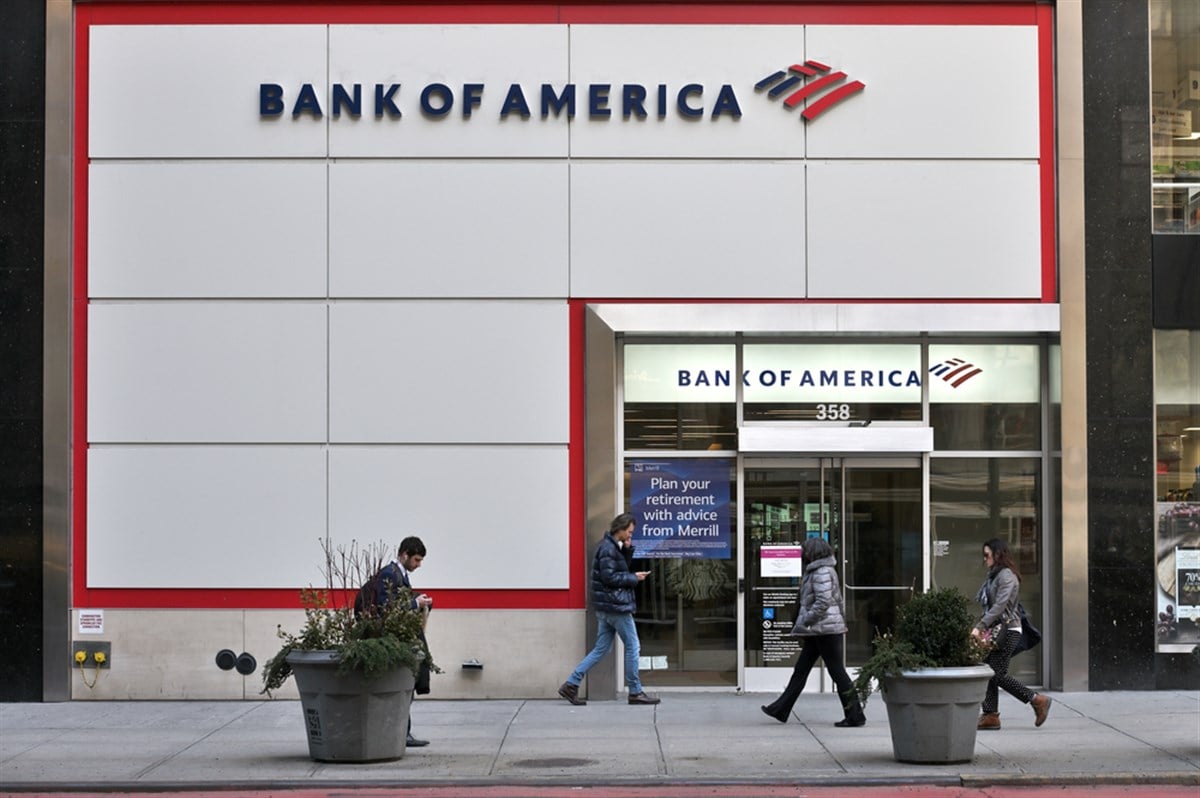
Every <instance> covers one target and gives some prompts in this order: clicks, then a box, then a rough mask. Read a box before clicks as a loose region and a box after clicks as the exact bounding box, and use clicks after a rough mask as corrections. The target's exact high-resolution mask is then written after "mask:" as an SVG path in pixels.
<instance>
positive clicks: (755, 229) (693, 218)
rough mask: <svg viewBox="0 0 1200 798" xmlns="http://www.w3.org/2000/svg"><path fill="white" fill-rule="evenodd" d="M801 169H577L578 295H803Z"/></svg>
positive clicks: (754, 165)
mask: <svg viewBox="0 0 1200 798" xmlns="http://www.w3.org/2000/svg"><path fill="white" fill-rule="evenodd" d="M804 205H805V198H804V166H803V164H802V163H799V162H782V163H780V162H767V161H761V162H741V163H714V162H696V163H678V162H677V163H669V162H667V163H664V162H642V163H573V164H572V165H571V295H572V296H574V297H631V296H636V297H661V298H673V297H705V298H743V297H773V298H786V297H802V296H804V291H805V278H804V235H805V231H804Z"/></svg>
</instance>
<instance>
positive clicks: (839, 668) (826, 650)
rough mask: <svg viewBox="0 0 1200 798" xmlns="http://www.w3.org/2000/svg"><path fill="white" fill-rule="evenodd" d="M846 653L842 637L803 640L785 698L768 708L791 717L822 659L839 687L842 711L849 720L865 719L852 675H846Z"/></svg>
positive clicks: (829, 636) (824, 636)
mask: <svg viewBox="0 0 1200 798" xmlns="http://www.w3.org/2000/svg"><path fill="white" fill-rule="evenodd" d="M844 651H845V643H844V642H843V638H842V635H816V636H815V637H806V638H804V646H803V648H801V649H800V656H799V658H797V660H796V667H795V668H793V669H792V678H790V679H788V683H787V687H785V688H784V689H783V695H781V696H779V698H776V699H775V701H774V702H772V703H771V704H769V705H768V706H767V709H769V710H770V711H771V713H772V714H775V715H787V714H789V713H790V712H791V711H792V707H793V706H795V705H796V699H798V698H800V693H801V692H802V691H803V690H804V683H805V682H806V681H808V674H809V673H810V672H812V669H813V665H815V664H817V659H818V658H820V659H822V660H824V661H825V669H826V670H828V671H829V675H830V677H832V679H833V683H834V684H835V685H836V686H837V690H838V695H839V697H840V698H841V703H842V712H843V713H845V715H846V719H847V720H853V721H860V720H862V719H863V718H864V717H865V716H864V715H863V710H862V705H861V704H859V703H858V697H857V696H856V695H855V694H854V682H853V681H851V679H850V674H848V673H846V666H845V665H843V664H842V660H843V659H844V658H845V655H844Z"/></svg>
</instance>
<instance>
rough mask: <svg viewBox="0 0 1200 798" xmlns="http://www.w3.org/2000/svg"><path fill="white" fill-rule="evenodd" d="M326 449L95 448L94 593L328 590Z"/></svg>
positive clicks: (91, 477)
mask: <svg viewBox="0 0 1200 798" xmlns="http://www.w3.org/2000/svg"><path fill="white" fill-rule="evenodd" d="M325 510H326V508H325V450H324V447H321V446H274V447H261V446H244V447H230V446H150V447H146V446H101V447H92V448H91V449H89V450H88V484H87V513H88V529H87V533H88V551H87V557H88V562H87V578H88V587H92V588H154V587H157V588H285V587H297V588H299V587H304V586H307V585H310V584H316V585H320V584H323V582H324V579H323V577H322V575H321V570H320V569H321V563H322V562H323V559H322V555H321V549H320V546H319V541H320V539H321V538H322V537H324V535H325V530H326V526H325V524H326V521H325V516H326V512H325Z"/></svg>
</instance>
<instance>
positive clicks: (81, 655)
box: [75, 651, 87, 665]
mask: <svg viewBox="0 0 1200 798" xmlns="http://www.w3.org/2000/svg"><path fill="white" fill-rule="evenodd" d="M75 661H76V662H78V663H79V664H80V665H82V664H83V663H84V662H86V661H87V652H86V651H76V652H75Z"/></svg>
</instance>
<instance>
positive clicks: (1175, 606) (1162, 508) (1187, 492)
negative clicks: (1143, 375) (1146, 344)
mask: <svg viewBox="0 0 1200 798" xmlns="http://www.w3.org/2000/svg"><path fill="white" fill-rule="evenodd" d="M1154 358H1155V359H1154V401H1155V425H1156V433H1157V437H1156V454H1155V460H1156V468H1155V470H1156V472H1157V474H1156V478H1155V494H1156V499H1157V502H1156V506H1155V510H1156V512H1155V517H1156V519H1157V525H1156V533H1157V534H1156V538H1157V545H1156V549H1155V551H1156V568H1155V577H1156V578H1155V581H1156V582H1157V584H1158V591H1157V593H1158V602H1157V607H1156V612H1157V624H1156V628H1157V634H1156V640H1157V650H1158V651H1160V652H1173V653H1186V652H1190V651H1191V650H1192V649H1193V647H1195V646H1196V645H1197V644H1200V331H1197V330H1156V331H1155V333H1154Z"/></svg>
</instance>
